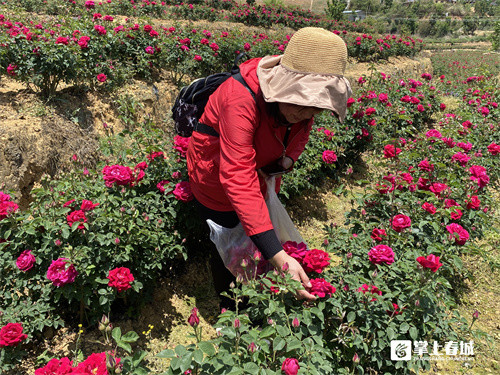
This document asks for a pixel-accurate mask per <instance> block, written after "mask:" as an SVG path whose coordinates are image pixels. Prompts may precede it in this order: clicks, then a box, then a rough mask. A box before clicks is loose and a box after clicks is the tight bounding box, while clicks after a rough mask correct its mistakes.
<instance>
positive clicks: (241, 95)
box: [187, 58, 312, 236]
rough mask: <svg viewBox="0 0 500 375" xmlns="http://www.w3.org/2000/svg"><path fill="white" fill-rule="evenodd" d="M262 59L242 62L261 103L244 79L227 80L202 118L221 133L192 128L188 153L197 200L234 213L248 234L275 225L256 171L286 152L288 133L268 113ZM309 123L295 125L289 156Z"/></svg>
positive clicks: (300, 143)
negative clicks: (260, 74) (260, 67)
mask: <svg viewBox="0 0 500 375" xmlns="http://www.w3.org/2000/svg"><path fill="white" fill-rule="evenodd" d="M259 61H260V58H255V59H251V60H248V61H246V62H244V63H243V64H241V65H240V72H241V75H242V76H243V79H244V80H245V82H246V83H247V84H248V86H249V87H250V88H251V89H252V91H253V92H254V93H255V94H256V99H257V101H255V100H254V99H253V98H252V96H251V94H250V92H249V91H248V89H247V88H246V87H244V86H243V85H242V84H241V83H240V82H238V81H236V80H235V79H234V78H229V79H228V80H227V81H225V82H224V83H223V84H222V85H221V86H219V88H218V89H217V90H216V91H215V92H214V93H213V94H212V95H211V96H210V98H209V101H208V103H207V105H206V107H205V112H204V113H203V115H202V117H201V118H200V122H201V123H203V124H205V125H208V126H211V127H213V128H214V129H215V130H216V131H217V133H219V135H220V137H214V136H211V135H207V134H203V133H198V132H193V135H192V137H191V141H190V142H189V147H188V152H187V166H188V172H189V179H190V183H191V188H192V191H193V194H194V196H195V197H196V199H197V200H198V201H199V202H200V203H201V204H203V205H204V206H206V207H208V208H210V209H212V210H216V211H236V214H237V215H238V217H239V219H240V221H241V223H242V225H243V228H244V229H245V232H246V234H247V235H248V236H252V235H254V234H259V233H262V232H264V231H267V230H271V229H273V226H272V224H271V220H270V219H269V212H268V210H267V206H266V203H265V200H264V197H265V192H266V185H265V182H264V180H263V179H262V178H261V177H260V176H258V174H257V170H258V169H259V168H261V167H263V166H265V165H267V164H270V163H272V162H273V161H275V160H277V159H278V158H280V157H281V156H282V155H283V151H284V146H283V139H284V136H285V132H286V127H285V126H279V127H278V125H277V124H276V121H275V119H274V117H272V116H271V115H270V114H269V113H268V112H267V111H266V104H265V101H264V99H263V98H262V93H261V90H260V87H259V80H258V78H257V72H256V69H257V64H258V63H259ZM311 127H312V120H311V121H309V122H308V121H303V122H300V123H297V124H294V125H293V126H292V127H291V133H290V136H289V138H288V139H289V141H288V146H287V148H286V155H287V156H289V157H291V158H292V159H293V160H297V158H298V157H299V155H300V154H301V153H302V151H303V150H304V147H305V144H306V143H307V140H308V139H309V132H310V131H311ZM277 185H278V186H279V184H277Z"/></svg>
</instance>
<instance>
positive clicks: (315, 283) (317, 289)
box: [309, 279, 337, 298]
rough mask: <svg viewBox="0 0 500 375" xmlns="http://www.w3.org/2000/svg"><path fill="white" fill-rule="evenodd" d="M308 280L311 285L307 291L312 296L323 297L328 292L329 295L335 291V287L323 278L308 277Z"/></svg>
mask: <svg viewBox="0 0 500 375" xmlns="http://www.w3.org/2000/svg"><path fill="white" fill-rule="evenodd" d="M309 281H310V282H311V285H312V287H311V290H310V291H309V292H310V293H311V294H312V295H314V296H318V297H320V298H323V297H326V295H327V294H328V295H329V296H330V297H331V295H332V293H335V292H336V291H337V289H335V287H334V286H332V284H330V283H329V282H328V281H326V280H325V279H310V280H309Z"/></svg>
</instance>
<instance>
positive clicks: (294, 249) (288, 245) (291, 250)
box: [282, 241, 308, 263]
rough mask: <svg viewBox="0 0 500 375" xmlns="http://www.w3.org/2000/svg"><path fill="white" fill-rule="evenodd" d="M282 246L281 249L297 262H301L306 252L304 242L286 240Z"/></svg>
mask: <svg viewBox="0 0 500 375" xmlns="http://www.w3.org/2000/svg"><path fill="white" fill-rule="evenodd" d="M282 246H283V250H285V252H286V253H287V254H288V255H290V256H291V257H292V258H295V259H296V260H297V261H298V262H299V263H302V260H303V259H304V257H305V255H306V254H307V252H308V250H307V247H306V244H305V243H304V242H301V243H299V244H298V243H297V242H295V241H286V242H285V243H283V244H282Z"/></svg>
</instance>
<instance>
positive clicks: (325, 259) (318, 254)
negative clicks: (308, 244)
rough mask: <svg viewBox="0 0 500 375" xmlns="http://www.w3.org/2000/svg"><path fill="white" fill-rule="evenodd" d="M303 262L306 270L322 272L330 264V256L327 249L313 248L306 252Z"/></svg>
mask: <svg viewBox="0 0 500 375" xmlns="http://www.w3.org/2000/svg"><path fill="white" fill-rule="evenodd" d="M302 264H303V266H304V271H306V272H313V271H314V272H317V273H321V272H322V271H323V269H324V268H325V267H327V266H328V265H329V264H330V256H329V255H328V253H327V252H326V251H323V250H319V249H312V250H309V251H308V252H306V255H305V256H304V259H303V261H302Z"/></svg>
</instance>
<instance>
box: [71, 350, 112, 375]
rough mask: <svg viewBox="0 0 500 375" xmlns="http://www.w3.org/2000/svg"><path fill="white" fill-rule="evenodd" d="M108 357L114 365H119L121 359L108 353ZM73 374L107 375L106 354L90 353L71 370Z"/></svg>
mask: <svg viewBox="0 0 500 375" xmlns="http://www.w3.org/2000/svg"><path fill="white" fill-rule="evenodd" d="M108 356H112V357H113V358H114V360H115V362H116V363H120V361H121V358H118V357H115V356H114V353H112V352H108ZM73 373H74V374H82V375H83V374H85V375H86V374H96V375H107V374H108V370H107V368H106V353H104V352H103V353H92V354H91V355H89V356H88V357H87V358H86V359H85V361H83V362H81V363H79V364H78V366H77V367H76V368H75V369H74V370H73Z"/></svg>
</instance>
